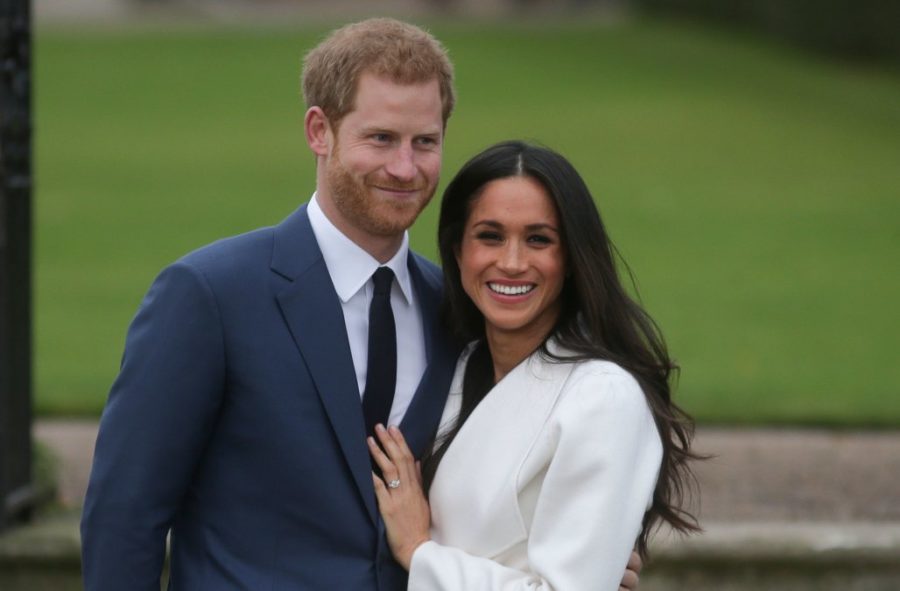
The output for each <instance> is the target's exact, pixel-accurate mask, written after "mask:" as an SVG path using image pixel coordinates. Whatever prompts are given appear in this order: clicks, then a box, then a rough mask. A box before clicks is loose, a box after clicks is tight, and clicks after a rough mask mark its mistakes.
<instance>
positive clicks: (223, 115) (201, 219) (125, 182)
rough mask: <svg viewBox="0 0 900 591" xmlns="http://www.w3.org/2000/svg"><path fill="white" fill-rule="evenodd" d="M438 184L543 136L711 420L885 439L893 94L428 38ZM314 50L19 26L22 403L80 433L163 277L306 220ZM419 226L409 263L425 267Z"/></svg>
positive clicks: (692, 48) (820, 69) (807, 74)
mask: <svg viewBox="0 0 900 591" xmlns="http://www.w3.org/2000/svg"><path fill="white" fill-rule="evenodd" d="M433 30H434V32H435V33H436V34H437V35H438V36H439V37H440V38H441V39H442V40H443V41H444V42H445V44H446V45H447V46H448V48H449V49H450V52H451V55H452V58H453V60H454V62H455V64H456V67H457V75H458V89H459V104H458V109H457V111H456V113H455V115H454V117H453V119H452V120H451V122H450V127H449V135H448V142H447V146H446V150H445V157H444V165H445V170H446V174H445V175H444V178H445V180H446V179H448V178H449V177H450V176H451V175H452V173H453V171H455V170H456V169H457V168H458V167H459V165H460V164H461V163H462V162H463V161H464V160H465V159H466V158H467V157H468V156H470V155H471V154H473V153H474V152H475V151H477V150H478V149H480V148H482V147H484V146H486V145H488V144H489V143H492V142H494V141H498V140H501V139H506V138H511V137H524V138H530V139H537V140H540V141H541V142H543V143H546V144H547V145H550V146H552V147H554V148H556V149H558V150H560V151H562V152H563V153H565V154H567V155H568V156H570V157H571V159H572V160H573V161H574V162H575V164H576V165H577V166H578V167H579V169H580V170H581V171H582V173H583V174H584V176H585V178H586V180H587V182H588V184H589V186H590V187H591V188H592V190H593V191H594V194H595V196H596V198H597V201H598V203H599V205H600V207H601V210H602V212H603V214H604V215H605V218H606V222H607V226H608V228H609V229H610V232H611V233H612V235H613V237H614V239H615V240H616V242H617V244H618V246H619V249H620V250H621V251H622V253H623V254H624V256H625V258H626V260H627V261H628V262H629V264H630V265H631V267H632V269H633V271H634V273H635V275H636V276H637V278H638V285H639V288H640V292H641V295H642V296H643V299H644V302H645V303H646V305H647V307H648V308H649V310H650V311H651V313H652V314H653V315H654V317H655V318H656V319H657V320H658V321H659V323H660V325H661V326H662V328H663V330H664V332H665V334H666V336H667V339H668V341H669V344H670V348H671V350H672V352H673V354H674V356H675V357H676V358H677V359H678V360H679V362H680V363H681V364H682V366H683V372H682V377H681V381H680V386H679V389H678V398H679V399H680V400H681V401H682V403H683V405H684V406H685V407H686V408H687V409H688V410H690V411H691V412H692V413H693V414H695V415H696V416H697V417H698V418H699V419H701V420H702V421H706V422H728V423H804V424H836V425H846V426H854V425H883V426H897V425H900V386H898V384H900V363H898V362H897V361H896V357H897V352H898V351H900V337H898V335H900V314H897V312H896V311H895V310H894V305H895V304H896V302H898V301H900V274H898V272H897V262H898V254H900V248H898V246H900V223H898V220H900V76H898V74H897V72H896V71H893V72H892V71H887V70H878V69H874V68H871V67H862V66H859V65H854V64H846V63H839V62H830V61H826V60H824V59H821V58H817V57H813V56H810V55H807V54H803V53H798V52H796V51H794V50H791V49H788V48H784V47H781V46H779V45H776V44H772V43H770V42H768V41H764V40H759V39H755V38H753V37H749V36H741V35H734V34H730V33H724V32H719V31H716V30H714V29H701V28H685V27H684V26H679V25H669V24H662V23H636V24H629V25H623V26H618V27H607V26H599V25H598V26H594V25H590V24H581V25H577V26H569V27H564V26H561V25H560V26H553V27H549V28H541V29H539V28H536V27H525V26H522V27H512V26H508V27H504V28H499V27H497V26H487V25H481V26H462V25H453V26H449V25H448V26H436V27H434V29H433ZM322 34H323V30H322V29H316V30H312V29H310V30H287V29H284V28H282V29H277V30H268V31H263V30H210V29H206V30H193V31H189V30H179V31H170V32H163V31H158V30H157V31H151V30H143V31H130V32H123V31H111V30H109V31H94V32H91V33H88V32H84V31H76V30H69V31H62V30H55V31H54V30H38V32H37V34H36V39H35V62H36V80H35V95H36V101H35V108H36V121H35V124H36V154H37V162H36V179H37V193H36V203H35V206H36V220H37V228H36V243H35V255H36V281H35V290H36V320H37V321H36V356H37V359H36V368H35V370H36V371H35V373H36V389H37V410H38V412H40V413H59V414H61V413H66V414H69V413H79V414H91V413H97V412H99V410H100V409H101V408H102V405H103V402H104V400H105V397H106V393H107V391H108V388H109V385H110V383H111V381H112V379H113V378H114V376H115V373H116V369H117V366H118V360H119V356H120V355H121V348H122V344H123V341H124V335H125V329H126V327H127V324H128V322H129V320H130V318H131V316H132V315H133V313H134V311H135V309H136V307H137V305H138V303H139V301H140V298H141V296H142V294H143V293H144V291H145V290H146V289H147V287H148V285H149V284H150V282H151V280H152V279H153V277H154V276H155V274H156V273H157V272H158V271H159V270H160V268H161V267H163V266H164V265H165V264H166V263H167V262H169V261H172V260H173V259H175V258H177V257H178V256H180V255H181V254H183V253H185V252H187V251H188V250H191V249H193V248H196V247H198V246H201V245H203V244H205V243H207V242H209V241H211V240H214V239H216V238H218V237H222V236H226V235H229V234H234V233H238V232H242V231H245V230H249V229H251V228H254V227H256V226H259V225H265V224H271V223H276V222H277V221H279V220H280V219H281V218H282V217H284V216H285V215H286V214H287V213H289V212H290V211H291V210H293V209H294V208H295V207H296V206H297V205H298V204H300V203H301V202H303V201H305V200H307V199H308V197H309V195H310V193H311V191H312V187H313V161H312V157H311V156H310V154H309V152H308V150H307V148H306V146H305V143H304V141H303V134H302V120H303V106H302V103H301V100H300V99H299V90H298V87H299V83H298V77H299V69H300V56H301V55H302V53H303V52H304V51H305V50H307V49H308V48H310V47H311V46H312V45H314V44H315V42H316V41H317V39H319V38H320V37H321V35H322ZM436 211H437V208H436V207H434V205H433V206H432V207H430V208H429V209H428V210H427V212H426V214H425V215H424V217H423V218H422V219H421V220H420V222H419V223H418V225H417V226H416V227H415V229H414V231H413V233H412V235H413V245H414V246H415V247H416V248H418V249H419V250H421V251H423V252H424V253H425V254H427V255H429V256H433V255H434V252H435V249H434V221H435V219H434V218H435V214H436Z"/></svg>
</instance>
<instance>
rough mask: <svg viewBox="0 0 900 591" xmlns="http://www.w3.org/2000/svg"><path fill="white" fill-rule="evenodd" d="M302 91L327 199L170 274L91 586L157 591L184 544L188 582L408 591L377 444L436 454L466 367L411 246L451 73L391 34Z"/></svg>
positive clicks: (148, 337)
mask: <svg viewBox="0 0 900 591" xmlns="http://www.w3.org/2000/svg"><path fill="white" fill-rule="evenodd" d="M303 89H304V95H305V98H306V101H307V104H308V107H309V109H308V111H307V113H306V118H305V130H306V138H307V142H308V144H309V146H310V148H311V150H312V151H313V153H314V154H315V157H316V192H315V194H314V196H313V199H312V200H311V201H310V203H309V205H308V206H303V207H301V208H300V209H298V210H297V211H296V212H294V213H293V214H291V215H290V216H289V217H288V218H287V219H285V220H284V221H283V222H282V223H281V224H279V225H278V226H275V227H272V228H263V229H260V230H257V231H254V232H250V233H248V234H245V235H242V236H237V237H234V238H230V239H226V240H222V241H220V242H217V243H215V244H212V245H210V246H207V247H205V248H202V249H200V250H198V251H196V252H194V253H191V254H189V255H187V256H185V257H184V258H182V259H181V260H179V261H177V262H176V263H174V264H173V265H171V266H170V267H168V268H167V269H165V270H164V271H163V272H162V273H161V274H160V276H159V277H158V278H157V279H156V281H155V282H154V284H153V286H152V287H151V288H150V291H149V292H148V294H147V296H146V297H145V299H144V302H143V303H142V305H141V308H140V310H139V311H138V314H137V316H136V317H135V319H134V321H133V323H132V325H131V327H130V329H129V333H128V337H127V341H126V347H125V355H124V357H123V362H122V367H121V371H120V374H119V376H118V378H117V379H116V382H115V384H114V385H113V387H112V390H111V392H110V396H109V401H108V403H107V407H106V409H105V411H104V413H103V417H102V420H101V425H100V432H99V435H98V440H97V449H96V454H95V458H94V467H93V471H92V474H91V481H90V485H89V488H88V493H87V499H86V501H85V509H84V516H83V520H82V538H83V546H84V551H83V570H84V579H85V584H86V588H87V589H88V591H95V590H100V589H116V590H121V589H128V590H129V591H131V590H136V591H138V590H148V591H149V590H151V589H152V590H153V591H156V590H157V589H158V588H159V579H160V574H161V571H162V566H163V561H164V555H165V545H166V536H167V533H169V532H171V557H172V558H171V575H170V579H171V582H170V588H171V589H176V590H178V589H185V590H188V591H203V590H207V589H208V590H215V591H221V590H225V589H247V590H252V591H258V590H263V589H278V590H282V589H296V590H301V589H302V590H331V589H340V590H344V589H346V590H363V591H365V590H372V591H375V590H376V589H379V590H382V591H385V590H397V591H399V590H402V589H405V588H406V573H405V571H403V569H402V568H400V567H399V566H398V565H397V564H396V563H395V562H394V561H393V560H392V558H391V554H390V551H389V549H388V547H387V544H386V541H385V538H384V526H383V523H382V522H381V520H380V517H379V515H378V510H377V506H376V502H375V495H374V490H373V487H372V477H371V464H370V459H369V455H368V451H367V448H366V443H365V436H366V433H367V430H368V431H369V432H370V431H371V427H372V425H373V424H374V422H389V423H392V424H399V425H400V426H401V429H402V430H403V432H404V434H405V435H406V437H407V440H408V442H409V443H410V447H411V448H412V449H413V450H414V451H415V452H416V454H421V453H422V451H423V450H424V449H425V447H426V446H427V445H428V444H429V442H430V440H431V439H432V437H433V435H434V432H435V430H436V427H437V423H438V420H439V417H440V414H441V411H442V408H443V405H444V402H445V398H446V393H447V389H448V387H449V380H450V378H451V374H452V370H453V366H454V363H455V357H456V353H457V351H456V349H455V348H454V347H453V346H452V345H451V344H450V343H449V342H447V341H446V340H445V339H444V338H443V337H442V335H441V332H440V329H439V325H438V315H437V307H438V302H439V299H440V285H441V277H440V271H439V270H438V269H437V268H436V267H435V266H434V265H432V264H431V263H429V262H428V261H426V260H425V259H423V258H421V257H419V256H418V255H416V254H414V253H412V252H410V251H409V250H408V246H407V241H408V238H407V234H406V229H407V228H408V227H409V226H410V225H412V223H413V222H414V221H415V219H416V216H417V215H418V214H419V212H421V210H422V208H423V207H425V205H426V204H427V203H428V201H429V200H430V199H431V197H432V195H433V194H434V191H435V187H436V186H437V182H438V175H439V172H440V166H441V151H442V142H443V137H444V129H445V126H446V122H447V119H448V117H449V116H450V113H451V111H452V109H453V103H454V94H453V86H452V67H451V64H450V62H449V60H448V59H447V56H446V53H445V51H444V50H443V48H442V47H441V46H440V44H439V43H438V42H437V41H436V40H435V39H434V38H433V37H431V36H430V35H428V34H427V33H425V32H424V31H422V30H420V29H418V28H416V27H414V26H411V25H407V24H404V23H400V22H398V21H394V20H390V19H373V20H369V21H364V22H362V23H357V24H354V25H349V26H346V27H344V28H342V29H339V30H338V31H336V32H334V33H333V34H332V35H331V36H329V37H328V38H327V39H326V40H325V41H324V42H323V43H322V44H320V45H319V46H318V47H316V48H315V49H314V50H312V51H311V52H310V53H309V55H308V56H307V58H306V61H305V65H304V74H303ZM385 267H386V268H388V269H390V271H389V272H388V271H383V270H381V269H383V268H385ZM376 271H378V273H376ZM385 278H386V279H385ZM379 302H380V304H379ZM379 306H381V307H379ZM385 306H386V308H385ZM398 351H400V352H402V354H397V352H398ZM385 370H387V371H385ZM376 378H377V379H376ZM375 382H378V384H376V383H375ZM376 387H379V388H381V390H376ZM385 392H387V398H385ZM391 395H393V397H392V398H391ZM361 397H362V401H361ZM460 518H461V519H463V518H465V516H460Z"/></svg>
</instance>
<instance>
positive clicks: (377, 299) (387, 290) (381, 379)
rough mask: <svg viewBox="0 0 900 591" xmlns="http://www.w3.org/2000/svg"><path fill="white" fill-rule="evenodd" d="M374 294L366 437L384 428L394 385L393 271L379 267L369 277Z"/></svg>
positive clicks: (364, 405) (371, 308) (368, 370)
mask: <svg viewBox="0 0 900 591" xmlns="http://www.w3.org/2000/svg"><path fill="white" fill-rule="evenodd" d="M372 282H373V283H374V284H375V291H374V294H373V295H372V303H371V304H370V305H369V362H368V367H367V369H366V390H365V392H364V393H363V416H364V417H365V419H366V435H373V434H374V433H375V425H376V424H378V423H381V424H382V425H385V426H387V424H388V418H389V417H390V414H391V403H392V402H393V401H394V389H395V388H396V385H397V330H396V328H395V326H394V312H393V310H391V284H392V283H393V282H394V272H393V271H391V270H390V269H389V268H387V267H379V268H378V270H377V271H375V273H374V274H373V275H372Z"/></svg>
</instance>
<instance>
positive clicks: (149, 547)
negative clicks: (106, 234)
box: [81, 262, 225, 591]
mask: <svg viewBox="0 0 900 591" xmlns="http://www.w3.org/2000/svg"><path fill="white" fill-rule="evenodd" d="M224 367H225V361H224V345H223V334H222V325H221V319H220V317H219V312H218V308H217V306H216V302H215V298H214V295H213V292H212V290H211V289H210V287H209V284H208V283H207V281H206V279H205V278H204V277H203V275H202V274H201V273H200V272H198V271H197V270H196V269H194V268H193V267H191V266H190V265H188V264H186V263H184V262H178V263H175V264H174V265H172V266H170V267H168V268H167V269H165V270H164V271H163V272H162V273H161V274H160V276H159V277H158V278H157V279H156V281H155V282H154V283H153V285H152V286H151V288H150V290H149V292H148V293H147V295H146V297H145V298H144V301H143V302H142V304H141V307H140V309H139V310H138V313H137V315H136V316H135V318H134V320H133V322H132V324H131V326H130V328H129V330H128V336H127V338H126V344H125V353H124V356H123V358H122V365H121V368H120V373H119V375H118V377H117V378H116V381H115V383H114V384H113V387H112V389H111V391H110V394H109V399H108V401H107V404H106V408H105V409H104V411H103V416H102V418H101V420H100V430H99V433H98V438H97V446H96V450H95V452H94V464H93V468H92V470H91V477H90V483H89V486H88V491H87V496H86V499H85V506H84V513H83V516H82V522H81V536H82V570H83V576H84V582H85V588H86V589H87V590H88V591H100V590H105V589H109V590H113V589H131V590H135V591H144V590H146V591H150V590H153V591H159V584H160V583H159V581H160V574H161V572H162V567H163V562H164V559H165V547H166V536H167V534H168V530H169V528H170V526H171V524H172V521H173V519H174V516H175V514H176V512H177V510H178V508H179V503H180V501H181V499H182V498H183V496H184V495H185V493H186V491H187V490H188V487H189V485H190V480H191V476H192V474H193V471H194V469H195V468H196V466H197V463H198V461H199V458H200V456H201V453H202V451H203V449H204V446H205V444H206V442H207V439H208V437H209V434H210V432H211V430H212V427H213V424H214V421H215V416H216V414H217V412H218V408H219V403H220V400H221V397H222V392H223V382H224V380H223V374H224Z"/></svg>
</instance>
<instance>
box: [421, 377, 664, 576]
mask: <svg viewBox="0 0 900 591" xmlns="http://www.w3.org/2000/svg"><path fill="white" fill-rule="evenodd" d="M573 381H574V383H572V384H569V385H567V386H566V387H567V388H568V389H569V391H568V392H564V397H563V398H562V399H561V400H560V402H559V403H558V405H557V407H556V409H555V410H554V411H553V415H552V416H551V418H550V423H549V424H548V427H547V428H549V429H551V430H552V432H551V435H552V437H554V438H555V440H556V448H555V450H554V453H553V456H552V459H551V460H550V463H549V465H548V466H547V472H546V476H545V479H544V482H543V485H542V486H541V490H540V493H539V497H538V501H537V505H536V506H535V514H534V519H533V521H532V525H531V529H530V531H529V532H528V540H527V565H528V566H527V569H523V570H518V569H514V568H509V567H507V566H504V565H501V564H499V563H497V562H495V561H493V560H490V559H488V558H484V557H476V556H472V555H470V554H467V553H465V552H463V551H461V550H459V549H456V548H451V547H447V546H441V545H439V544H437V543H435V542H433V541H430V542H426V543H425V544H423V545H421V546H420V547H419V548H418V549H417V550H416V552H415V553H414V554H413V558H412V564H411V568H410V579H409V590H410V591H464V590H467V589H480V590H484V591H493V590H501V589H502V590H503V591H514V590H519V589H522V590H524V589H528V590H530V591H537V590H541V591H582V590H584V591H606V590H609V591H616V590H617V589H618V586H619V582H620V581H621V579H622V576H623V574H624V572H625V565H626V563H627V561H628V556H629V554H630V552H631V549H632V547H633V545H634V542H635V539H636V538H637V535H638V534H639V533H640V529H641V521H642V519H643V515H644V512H645V511H646V509H647V507H648V505H649V502H650V500H651V498H652V495H653V490H654V487H655V485H656V479H657V476H658V473H659V467H660V462H661V459H662V446H661V443H660V439H659V435H658V433H657V430H656V426H655V424H654V421H653V417H652V415H651V413H650V410H649V408H648V406H647V403H646V400H645V398H644V394H643V392H642V391H641V389H640V386H639V385H638V384H637V382H636V381H635V380H634V378H632V377H631V376H630V375H628V374H626V373H624V372H621V373H603V372H599V371H592V372H589V373H586V374H583V375H581V376H579V377H576V378H573ZM473 461H477V459H473ZM459 518H460V519H465V516H462V515H461V516H459Z"/></svg>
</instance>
